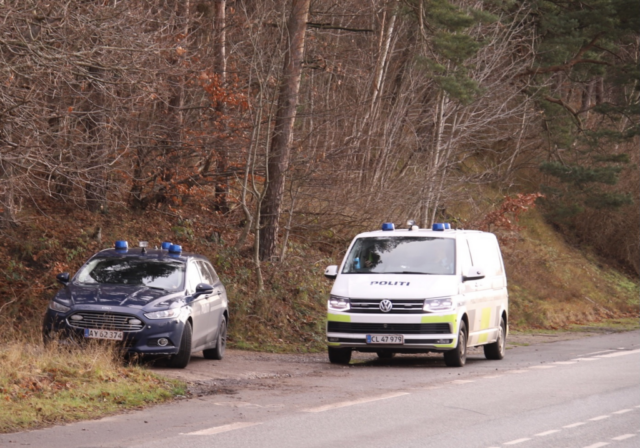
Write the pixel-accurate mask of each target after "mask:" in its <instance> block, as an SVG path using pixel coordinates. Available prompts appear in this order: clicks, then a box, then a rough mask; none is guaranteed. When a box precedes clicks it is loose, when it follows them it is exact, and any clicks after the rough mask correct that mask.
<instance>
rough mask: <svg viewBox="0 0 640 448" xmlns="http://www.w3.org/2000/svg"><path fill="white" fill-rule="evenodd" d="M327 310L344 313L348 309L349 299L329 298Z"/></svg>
mask: <svg viewBox="0 0 640 448" xmlns="http://www.w3.org/2000/svg"><path fill="white" fill-rule="evenodd" d="M329 308H333V309H334V310H338V311H346V310H348V309H349V299H347V298H346V297H340V296H334V295H331V296H329Z"/></svg>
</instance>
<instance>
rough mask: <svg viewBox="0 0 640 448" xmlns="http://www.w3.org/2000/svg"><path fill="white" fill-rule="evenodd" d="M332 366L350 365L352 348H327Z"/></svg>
mask: <svg viewBox="0 0 640 448" xmlns="http://www.w3.org/2000/svg"><path fill="white" fill-rule="evenodd" d="M327 349H328V352H329V361H330V362H331V364H349V361H351V349H350V348H336V347H327Z"/></svg>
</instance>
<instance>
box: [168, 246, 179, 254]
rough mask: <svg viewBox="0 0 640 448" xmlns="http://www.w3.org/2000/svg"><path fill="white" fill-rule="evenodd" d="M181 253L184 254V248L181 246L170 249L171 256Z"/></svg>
mask: <svg viewBox="0 0 640 448" xmlns="http://www.w3.org/2000/svg"><path fill="white" fill-rule="evenodd" d="M180 252H182V246H180V245H179V244H172V245H171V247H169V253H170V254H179V253H180Z"/></svg>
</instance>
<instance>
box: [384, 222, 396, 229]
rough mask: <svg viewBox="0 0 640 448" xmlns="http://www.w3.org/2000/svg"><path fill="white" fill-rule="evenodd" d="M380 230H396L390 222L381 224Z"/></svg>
mask: <svg viewBox="0 0 640 448" xmlns="http://www.w3.org/2000/svg"><path fill="white" fill-rule="evenodd" d="M382 230H385V231H387V230H396V226H394V225H393V223H392V222H385V223H383V224H382Z"/></svg>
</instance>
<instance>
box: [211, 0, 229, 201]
mask: <svg viewBox="0 0 640 448" xmlns="http://www.w3.org/2000/svg"><path fill="white" fill-rule="evenodd" d="M226 6H227V0H216V1H215V3H214V19H213V20H214V22H213V31H214V55H215V66H214V67H215V68H214V71H215V73H216V75H218V81H219V82H220V86H221V87H222V88H223V89H226V87H227V59H226V54H225V53H226V39H227V36H226V31H225V26H226ZM215 108H216V112H218V116H219V117H220V119H221V120H223V121H224V122H226V117H225V114H226V107H225V104H224V103H223V102H221V101H219V102H218V103H217V104H216V105H215ZM224 140H225V139H224V138H221V139H218V142H217V145H216V151H217V153H218V157H217V164H216V172H217V173H216V174H217V181H216V186H215V192H216V193H215V200H214V204H215V205H214V206H215V209H216V210H218V211H220V212H222V213H223V214H224V213H227V212H229V204H228V203H227V196H228V194H229V180H228V177H227V166H228V155H227V148H226V147H225V142H224Z"/></svg>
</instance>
